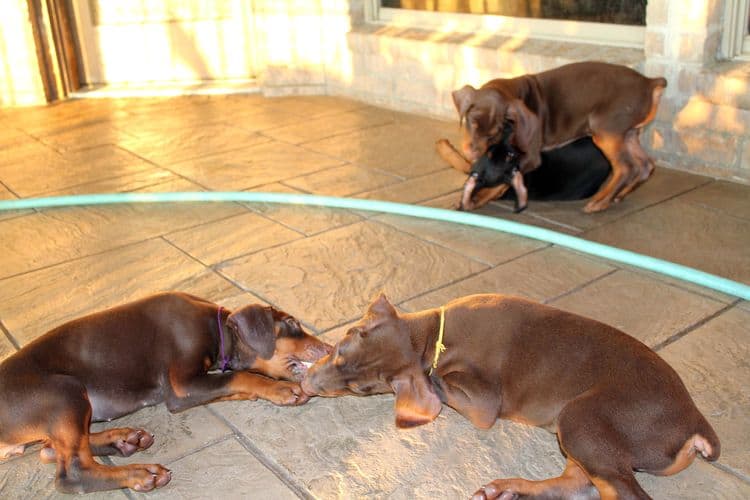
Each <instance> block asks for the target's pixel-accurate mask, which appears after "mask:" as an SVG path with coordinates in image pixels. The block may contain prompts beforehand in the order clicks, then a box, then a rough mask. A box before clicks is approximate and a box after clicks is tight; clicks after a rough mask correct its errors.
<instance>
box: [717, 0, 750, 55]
mask: <svg viewBox="0 0 750 500" xmlns="http://www.w3.org/2000/svg"><path fill="white" fill-rule="evenodd" d="M749 23H750V0H726V7H725V11H724V34H723V36H722V39H721V55H722V57H724V58H726V59H739V60H745V61H750V33H748V31H749V30H748V24H749Z"/></svg>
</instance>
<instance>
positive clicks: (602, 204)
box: [583, 200, 610, 214]
mask: <svg viewBox="0 0 750 500" xmlns="http://www.w3.org/2000/svg"><path fill="white" fill-rule="evenodd" d="M609 205H610V202H609V200H599V201H597V200H591V201H590V202H588V203H586V206H585V207H583V211H584V212H586V213H587V214H593V213H596V212H601V211H602V210H606V209H607V208H609Z"/></svg>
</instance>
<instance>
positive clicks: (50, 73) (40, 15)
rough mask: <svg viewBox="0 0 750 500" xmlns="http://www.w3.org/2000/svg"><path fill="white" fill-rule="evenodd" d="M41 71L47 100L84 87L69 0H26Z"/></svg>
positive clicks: (62, 97)
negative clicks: (82, 85)
mask: <svg viewBox="0 0 750 500" xmlns="http://www.w3.org/2000/svg"><path fill="white" fill-rule="evenodd" d="M27 5H28V8H29V18H30V20H31V29H32V33H33V36H34V44H35V45H36V54H37V61H38V62H39V73H40V76H41V78H42V84H43V87H44V94H45V97H46V99H47V101H48V102H52V101H57V100H60V99H65V98H66V97H67V96H68V95H69V94H70V93H71V92H74V91H76V90H78V89H79V88H80V87H81V78H80V71H79V68H80V63H79V55H78V54H79V51H78V48H77V46H76V35H75V32H74V30H73V23H72V18H71V9H70V0H27Z"/></svg>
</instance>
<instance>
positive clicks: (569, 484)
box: [472, 460, 599, 500]
mask: <svg viewBox="0 0 750 500" xmlns="http://www.w3.org/2000/svg"><path fill="white" fill-rule="evenodd" d="M517 497H524V498H525V497H530V498H575V499H577V500H587V499H590V500H595V499H598V498H599V493H598V491H597V489H596V487H594V485H593V484H592V483H591V481H589V478H588V476H586V473H585V472H584V471H583V469H581V468H580V467H579V466H578V464H576V463H575V462H573V461H572V460H568V463H567V465H566V467H565V471H564V472H563V473H562V474H561V475H560V476H559V477H555V478H551V479H545V480H544V481H531V480H528V479H518V478H516V479H498V480H496V481H492V482H491V483H489V484H486V485H484V486H482V487H481V488H480V489H479V490H477V492H476V493H474V496H473V497H472V500H494V499H495V498H499V499H501V500H512V499H513V498H517Z"/></svg>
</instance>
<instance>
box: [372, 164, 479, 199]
mask: <svg viewBox="0 0 750 500" xmlns="http://www.w3.org/2000/svg"><path fill="white" fill-rule="evenodd" d="M465 180H466V177H465V176H464V175H463V174H461V173H460V172H458V171H457V170H440V171H438V172H434V173H430V174H427V175H425V176H422V177H415V178H412V179H408V180H406V181H404V182H401V183H399V184H396V185H390V186H385V187H382V188H377V189H374V190H372V191H367V192H365V193H360V194H358V195H357V198H367V199H371V200H384V201H395V202H399V203H419V202H422V201H425V200H430V199H433V198H436V197H438V196H442V195H445V194H447V193H453V192H455V191H456V189H460V188H461V186H462V185H463V183H464V181H465Z"/></svg>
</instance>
